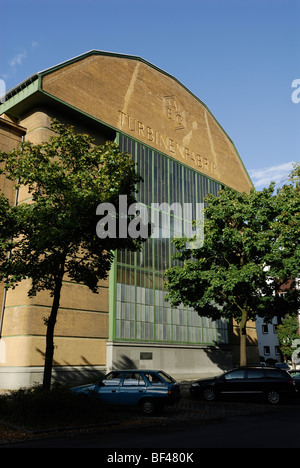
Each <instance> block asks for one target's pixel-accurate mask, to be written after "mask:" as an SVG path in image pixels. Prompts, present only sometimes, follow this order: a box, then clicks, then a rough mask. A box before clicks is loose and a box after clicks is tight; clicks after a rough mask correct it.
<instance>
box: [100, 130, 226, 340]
mask: <svg viewBox="0 0 300 468" xmlns="http://www.w3.org/2000/svg"><path fill="white" fill-rule="evenodd" d="M122 139H125V140H126V142H127V143H128V147H123V146H121V145H120V146H121V150H122V151H124V152H128V153H130V154H132V156H133V157H134V159H135V162H136V163H137V162H138V160H137V158H138V148H140V149H142V148H146V149H147V151H149V152H150V154H151V159H152V165H151V170H152V174H151V175H152V177H151V185H152V187H151V189H152V190H151V192H152V197H153V194H154V193H155V190H154V189H155V187H154V183H155V178H154V170H155V167H154V164H153V162H154V159H155V157H156V156H157V158H166V160H165V161H166V164H167V168H168V171H167V177H168V180H170V166H171V164H175V165H176V164H178V165H179V166H180V167H181V168H182V169H181V171H184V172H185V168H187V169H188V174H189V175H191V174H195V178H196V177H197V175H198V177H202V178H203V179H202V180H203V181H205V182H206V184H207V190H210V189H211V185H212V184H214V185H215V187H218V190H220V189H221V187H222V184H221V183H220V182H218V181H215V180H214V179H212V178H210V177H208V176H206V175H204V174H202V173H200V172H198V171H195V170H193V169H192V168H191V167H189V166H187V165H185V164H183V163H181V162H179V161H177V160H175V159H173V158H172V157H170V156H168V155H165V154H164V153H161V152H159V151H157V150H156V149H154V148H152V147H150V146H147V145H145V144H143V143H141V142H139V141H138V140H135V139H133V138H131V137H129V136H128V135H126V134H122V133H121V132H118V133H117V136H116V142H117V143H118V144H120V143H121V140H122ZM174 167H175V166H174ZM198 181H199V179H198ZM181 186H182V196H183V203H184V201H185V198H184V197H185V190H184V189H185V179H184V177H182V180H181ZM195 188H196V198H197V199H198V195H199V193H198V190H199V188H200V187H198V184H196V187H195ZM167 189H168V195H167V197H168V203H170V202H171V200H170V190H171V188H170V183H168V184H167ZM202 196H205V195H204V188H203V190H202ZM152 202H153V198H152ZM143 203H144V202H143ZM158 203H160V202H158ZM145 204H146V203H145ZM147 206H148V207H149V205H147ZM183 207H184V205H183ZM183 219H184V213H183ZM167 240H168V244H169V255H168V261H169V265H171V264H172V262H173V260H172V258H171V257H172V255H173V252H172V249H171V245H172V243H171V239H170V238H168V239H167ZM151 243H152V252H151V254H152V259H151V267H148V268H143V267H141V266H140V265H139V264H138V261H137V256H138V255H139V253H137V252H135V253H131V254H130V255H131V263H128V262H126V254H121V256H119V259H118V252H116V253H115V258H114V261H113V264H112V267H111V270H110V275H109V339H110V340H111V341H120V342H141V343H142V342H143V343H162V342H167V343H169V344H178V345H190V346H192V345H215V344H217V343H220V340H219V339H218V333H219V332H221V331H222V330H224V332H223V333H225V335H226V338H225V339H224V341H221V343H222V344H227V343H228V336H227V322H226V321H225V320H224V321H217V322H212V321H209V319H207V318H206V317H199V320H200V325H198V326H197V327H195V326H193V325H192V324H190V320H189V315H190V314H191V313H193V314H196V312H194V311H191V309H189V308H188V307H183V308H182V309H183V310H184V311H185V318H186V321H185V325H184V327H185V329H186V332H185V334H186V339H185V340H184V339H183V340H176V339H174V331H175V327H174V315H175V314H174V308H171V307H170V306H167V302H166V308H167V307H168V308H169V310H170V323H169V324H167V325H169V326H170V339H168V340H165V339H157V333H156V326H157V325H163V323H159V324H158V323H157V321H156V314H157V312H158V307H163V305H160V306H156V304H155V292H156V291H162V290H161V289H159V290H158V289H156V288H155V285H156V280H157V281H158V280H159V279H161V278H162V276H163V271H162V270H158V269H156V268H155V239H153V238H152V239H151ZM121 257H122V258H121ZM120 258H121V259H120ZM121 268H127V269H130V270H132V273H133V277H134V283H133V286H134V291H135V292H134V294H135V300H134V337H130V338H125V337H120V336H117V335H116V332H117V275H118V269H121ZM138 274H139V275H140V274H144V275H146V274H150V275H152V278H153V284H152V294H153V323H152V327H153V337H152V338H149V339H145V338H143V339H141V338H137V325H138V320H137V310H138V307H137V306H138V304H137V291H138V289H137V288H138V286H137V275H138ZM124 304H126V302H124ZM121 305H122V304H121ZM120 307H121V306H120ZM127 307H129V306H128V305H127ZM176 310H178V309H177V308H176ZM192 321H193V320H192ZM120 322H121V320H120ZM141 323H142V322H141ZM147 323H148V322H147ZM149 323H151V322H149ZM206 323H210V326H205V324H206ZM217 324H219V326H218V325H217ZM196 329H197V331H199V329H200V331H201V339H200V340H197V341H191V339H190V335H191V331H196ZM205 333H206V334H207V333H208V334H209V335H210V338H211V335H214V339H210V340H206V339H205V336H204V334H205Z"/></svg>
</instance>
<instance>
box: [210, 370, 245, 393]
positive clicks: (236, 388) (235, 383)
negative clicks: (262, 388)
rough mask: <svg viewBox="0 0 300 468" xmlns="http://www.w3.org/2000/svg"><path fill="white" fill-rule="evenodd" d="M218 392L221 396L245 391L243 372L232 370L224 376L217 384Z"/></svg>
mask: <svg viewBox="0 0 300 468" xmlns="http://www.w3.org/2000/svg"><path fill="white" fill-rule="evenodd" d="M217 385H218V392H219V393H221V394H235V393H236V394H239V393H244V392H245V390H246V383H245V370H244V369H234V370H232V371H230V372H227V373H226V374H224V376H223V378H222V379H220V381H219V382H218V384H217Z"/></svg>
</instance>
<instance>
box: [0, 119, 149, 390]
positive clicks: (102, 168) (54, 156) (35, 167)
mask: <svg viewBox="0 0 300 468" xmlns="http://www.w3.org/2000/svg"><path fill="white" fill-rule="evenodd" d="M51 128H52V130H53V131H54V132H55V135H54V136H52V137H51V138H50V139H49V141H46V142H44V143H41V144H39V145H33V144H32V143H30V142H25V143H23V144H22V146H21V148H20V149H17V150H13V151H11V152H9V153H4V152H1V153H0V162H1V161H2V162H3V163H4V166H5V167H4V170H3V171H4V173H5V175H6V177H7V178H9V179H11V180H14V181H18V183H17V184H16V188H19V187H20V186H21V185H23V186H25V187H27V188H28V191H29V194H30V196H31V203H23V204H20V205H18V206H17V207H15V211H14V212H13V219H14V223H13V225H14V231H15V232H14V234H15V237H14V243H13V244H12V250H11V255H10V256H9V258H6V260H3V258H2V264H1V271H2V276H4V277H5V283H6V287H7V288H8V287H15V285H16V283H17V282H18V281H20V280H21V279H22V278H26V277H29V278H31V280H32V283H31V288H30V290H29V292H28V294H29V296H34V295H36V293H37V292H38V291H40V290H44V289H46V290H49V291H50V295H51V296H52V308H51V312H50V315H49V317H48V318H47V320H46V325H47V333H46V351H45V367H44V378H43V388H45V389H48V388H49V387H50V383H51V373H52V362H53V354H54V342H53V338H54V327H55V323H56V320H57V313H58V308H59V303H60V294H61V288H62V282H63V277H64V275H68V277H69V278H70V279H71V280H72V281H75V282H78V283H83V284H85V285H87V286H88V287H89V289H90V290H91V291H92V292H94V293H96V292H97V291H98V281H99V279H104V278H106V277H107V275H108V272H109V269H110V266H111V263H112V260H113V257H114V253H113V251H114V250H115V249H117V248H118V249H129V250H137V249H139V248H140V246H141V242H142V239H140V238H136V239H131V238H130V237H126V238H122V239H119V238H117V237H114V238H112V237H109V236H107V237H106V238H101V239H100V238H99V237H98V236H97V234H96V223H97V217H96V209H97V206H98V205H99V204H101V203H105V202H109V203H111V204H113V205H114V206H117V205H118V197H119V195H121V194H122V195H126V196H127V202H128V205H130V204H131V203H133V202H135V196H134V194H135V184H136V182H138V181H139V180H140V177H139V176H138V174H137V172H136V168H135V164H134V162H133V160H132V158H131V155H129V154H127V153H122V152H121V151H120V148H119V147H118V146H117V145H116V144H115V143H112V142H107V143H106V144H105V145H102V146H95V145H93V141H92V139H91V137H90V136H88V135H83V134H77V133H76V132H75V130H74V128H73V127H71V126H64V125H62V124H60V123H59V122H57V121H53V122H52V125H51ZM4 205H5V206H6V208H7V202H5V203H4ZM4 211H5V210H4ZM10 234H11V232H10ZM16 235H17V236H18V237H16ZM1 237H2V236H1Z"/></svg>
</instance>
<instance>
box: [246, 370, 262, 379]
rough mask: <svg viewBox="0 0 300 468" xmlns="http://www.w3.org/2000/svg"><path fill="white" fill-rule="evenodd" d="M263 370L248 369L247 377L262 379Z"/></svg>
mask: <svg viewBox="0 0 300 468" xmlns="http://www.w3.org/2000/svg"><path fill="white" fill-rule="evenodd" d="M263 376H264V371H263V370H262V369H248V379H262V378H263Z"/></svg>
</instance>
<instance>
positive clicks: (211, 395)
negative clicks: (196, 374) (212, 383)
mask: <svg viewBox="0 0 300 468" xmlns="http://www.w3.org/2000/svg"><path fill="white" fill-rule="evenodd" d="M203 397H204V399H205V400H206V401H213V400H215V399H216V392H215V391H214V389H213V388H211V387H207V388H205V389H204V390H203Z"/></svg>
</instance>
